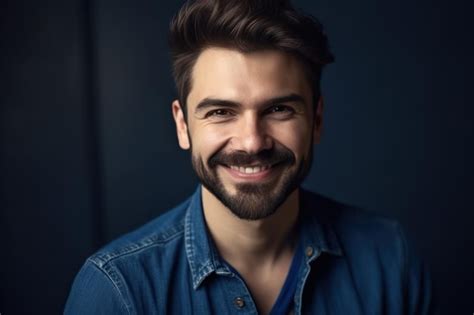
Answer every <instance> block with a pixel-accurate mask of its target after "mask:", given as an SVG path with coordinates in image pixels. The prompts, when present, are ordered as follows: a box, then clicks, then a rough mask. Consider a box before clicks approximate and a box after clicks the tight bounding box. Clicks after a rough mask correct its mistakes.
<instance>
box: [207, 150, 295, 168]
mask: <svg viewBox="0 0 474 315" xmlns="http://www.w3.org/2000/svg"><path fill="white" fill-rule="evenodd" d="M295 161H296V158H295V155H294V154H293V152H291V151H290V150H289V149H287V148H285V147H278V148H277V147H274V148H272V149H266V150H262V151H260V152H258V153H256V154H249V153H247V152H244V151H235V152H231V153H225V152H223V151H218V152H217V153H215V154H214V155H213V156H211V158H210V159H209V162H208V165H209V167H210V168H214V167H216V166H217V165H219V164H221V165H226V166H231V165H232V166H248V165H251V164H262V165H275V164H290V165H291V164H294V163H295Z"/></svg>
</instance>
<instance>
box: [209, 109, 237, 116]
mask: <svg viewBox="0 0 474 315" xmlns="http://www.w3.org/2000/svg"><path fill="white" fill-rule="evenodd" d="M231 115H232V113H231V111H230V110H227V109H223V108H218V109H214V110H211V111H208V112H207V113H206V115H205V116H204V117H205V118H210V117H216V118H217V117H228V116H231Z"/></svg>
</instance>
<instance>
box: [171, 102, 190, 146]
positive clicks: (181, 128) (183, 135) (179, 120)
mask: <svg viewBox="0 0 474 315" xmlns="http://www.w3.org/2000/svg"><path fill="white" fill-rule="evenodd" d="M171 108H172V110H173V118H174V122H175V124H176V134H177V136H178V143H179V146H180V147H181V149H183V150H188V149H189V148H190V147H191V146H190V141H189V136H188V125H187V124H186V120H185V119H184V113H183V109H182V108H181V105H180V104H179V101H178V100H174V101H173V104H172V105H171Z"/></svg>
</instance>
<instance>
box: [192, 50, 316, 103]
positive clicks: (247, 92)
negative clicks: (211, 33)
mask: <svg viewBox="0 0 474 315" xmlns="http://www.w3.org/2000/svg"><path fill="white" fill-rule="evenodd" d="M287 94H299V95H301V96H302V97H303V98H305V99H306V101H307V102H308V103H310V99H311V88H310V84H309V81H308V79H307V77H306V75H305V72H304V68H303V65H302V63H301V62H300V61H299V60H298V59H297V58H296V57H294V56H292V55H290V54H287V53H284V52H280V51H276V50H262V51H256V52H250V53H244V52H240V51H238V50H234V49H228V48H217V47H212V48H208V49H205V50H204V51H203V52H202V53H201V54H200V55H199V57H198V58H197V60H196V63H195V65H194V68H193V71H192V78H191V91H190V93H189V96H188V104H189V105H190V106H193V105H195V104H196V103H197V102H199V101H200V100H202V99H204V98H206V97H213V98H223V99H229V100H232V101H236V102H239V103H242V104H253V103H258V102H263V101H265V99H270V98H273V97H275V96H280V95H287Z"/></svg>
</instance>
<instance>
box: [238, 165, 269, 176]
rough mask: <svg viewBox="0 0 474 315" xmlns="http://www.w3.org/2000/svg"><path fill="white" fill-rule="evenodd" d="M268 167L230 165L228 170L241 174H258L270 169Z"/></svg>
mask: <svg viewBox="0 0 474 315" xmlns="http://www.w3.org/2000/svg"><path fill="white" fill-rule="evenodd" d="M270 167H271V166H270V165H255V166H235V165H230V166H229V168H230V169H231V170H233V171H236V172H239V173H242V174H258V173H261V172H264V171H266V170H268V169H270Z"/></svg>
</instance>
